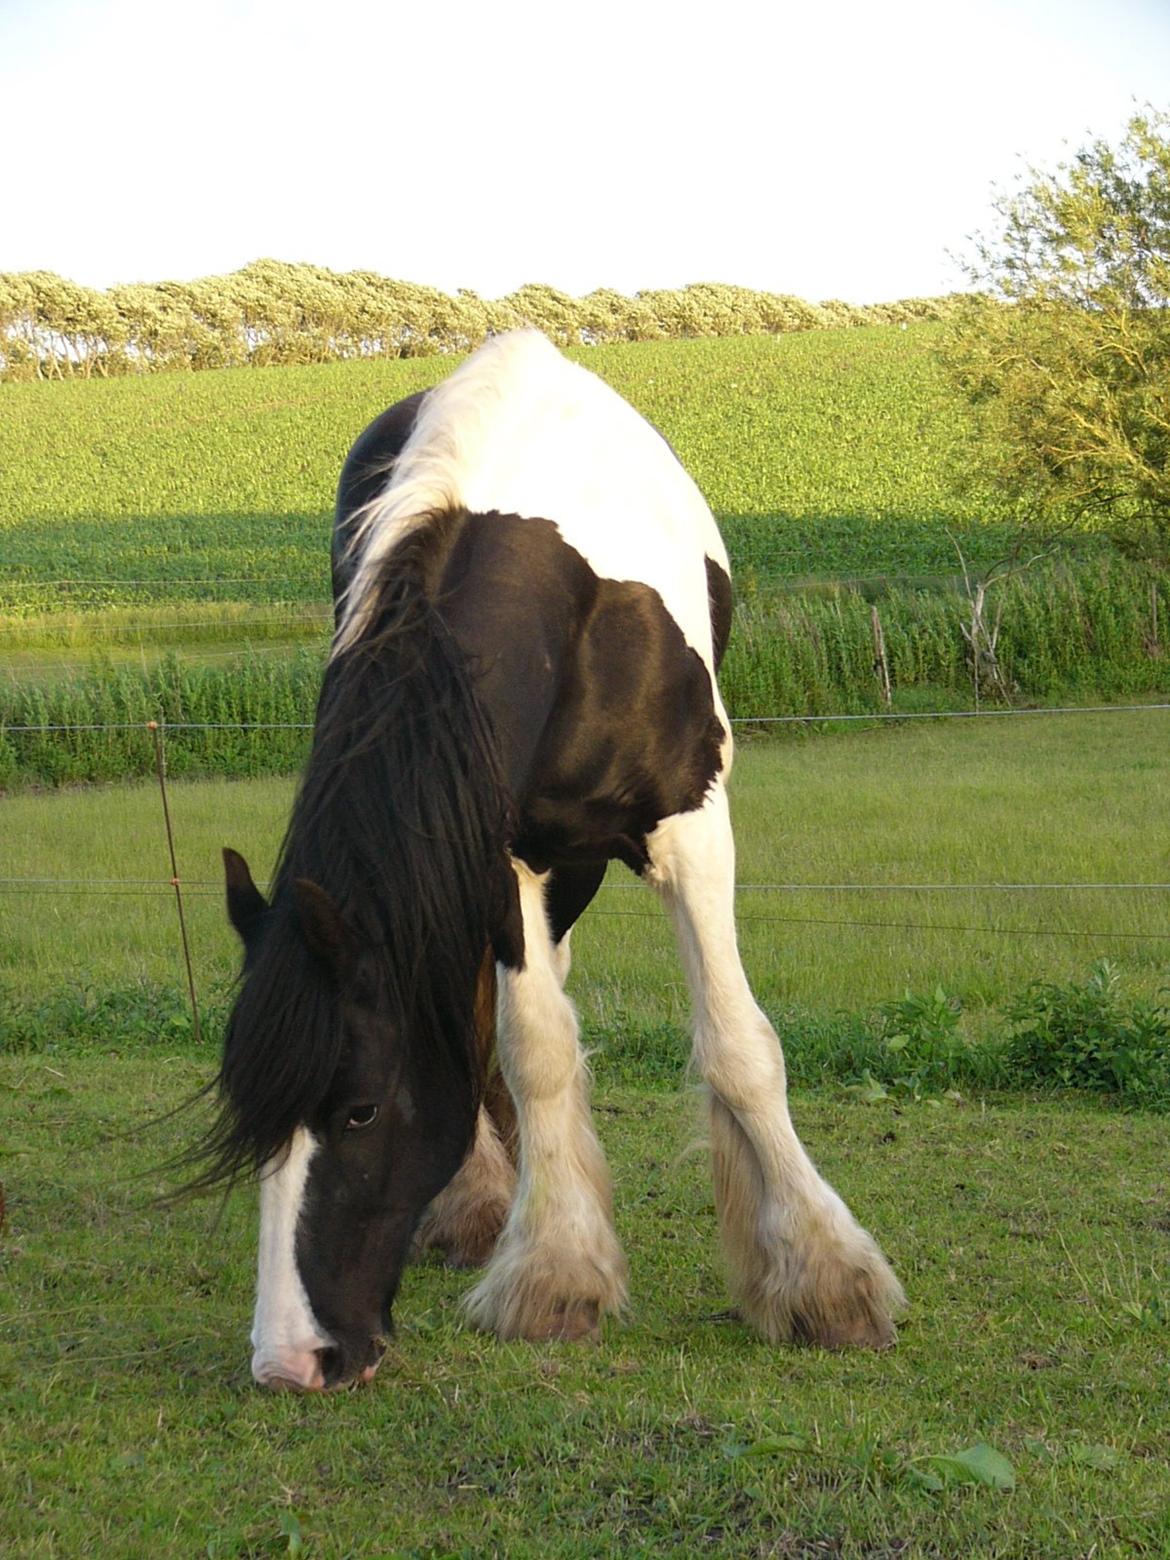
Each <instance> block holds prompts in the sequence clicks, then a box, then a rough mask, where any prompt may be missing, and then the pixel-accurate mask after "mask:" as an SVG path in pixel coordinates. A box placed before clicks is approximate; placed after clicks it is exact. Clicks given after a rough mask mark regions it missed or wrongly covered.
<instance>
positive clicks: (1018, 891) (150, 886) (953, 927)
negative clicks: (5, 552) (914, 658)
mask: <svg viewBox="0 0 1170 1560" xmlns="http://www.w3.org/2000/svg"><path fill="white" fill-rule="evenodd" d="M1167 711H1170V703H1156V704H1129V705H1092V706H1047V707H1043V708H1037V709H999V708H992V709H987V708H982V709H978V710H973V709H965V710H931V711H918V712H914V713H913V714H910V715H904V714H883V713H875V714H870V715H835V714H827V715H807V716H790V715H783V716H771V717H767V718H764V719H758V718H756V719H750V718H749V719H744V720H739V721H733V722H732V724H733V725H739V726H748V727H752V726H777V725H789V724H793V723H806V724H817V725H819V724H831V723H833V722H857V721H875V720H955V719H960V720H967V719H1003V718H1011V717H1015V718H1033V719H1034V718H1036V717H1041V716H1061V717H1067V716H1076V715H1086V714H1094V715H1099V714H1110V715H1122V714H1131V715H1132V714H1137V713H1145V714H1149V713H1165V712H1167ZM311 729H312V723H311V722H306V721H273V722H229V721H217V722H194V721H192V722H181V721H179V722H166V721H162V720H157V721H148V722H142V721H122V722H106V723H92V724H59V725H52V724H43V725H23V726H5V727H0V732H2V733H4V734H12V735H19V734H22V733H28V734H36V735H45V734H52V733H67V732H75V731H105V730H110V731H123V732H124V731H133V730H140V731H141V732H142V733H143V738H144V740H145V741H148V742H149V743H150V744H151V745H152V748H153V753H154V758H155V764H154V769H155V773H156V776H157V780H158V788H159V801H160V807H161V811H162V815H163V819H164V821H165V827H166V836H167V840H168V850H169V857H170V868H171V870H170V873H169V875H163V874H160V875H159V876H157V877H97V876H87V877H64V876H60V877H58V876H48V875H39V876H31V875H30V876H23V877H20V876H2V877H0V895H3V896H41V895H61V896H69V897H72V896H84V897H92V898H107V899H110V898H119V897H121V898H127V897H130V898H159V897H163V896H166V897H168V898H170V899H171V900H172V902H173V903H174V905H175V908H176V920H177V930H178V932H179V938H180V943H181V947H182V952H183V962H184V967H185V971H186V975H187V985H188V992H189V996H190V1001H191V1008H192V1017H193V1024H194V1028H195V1032H196V1033H198V1029H199V1004H198V997H197V993H196V979H195V973H194V965H193V960H192V957H191V951H190V945H189V940H188V935H187V927H186V920H185V915H184V899H185V898H186V899H211V898H218V897H220V896H221V895H222V893H223V889H222V885H221V884H219V883H218V882H216V881H213V880H210V879H207V878H191V879H186V880H184V879H182V878H181V877H180V874H179V870H178V864H177V851H176V845H175V837H174V832H173V829H172V825H171V817H170V808H169V802H168V791H167V768H166V734H167V732H168V731H176V732H179V731H181V732H196V731H202V730H205V731H224V730H238V731H271V730H288V731H308V730H311ZM262 886H265V887H267V886H268V885H262ZM638 888H639V885H637V884H634V883H628V884H615V883H606V884H604V885H603V886H602V890H601V893H602V896H603V897H602V901H601V902H600V903H598V904H597V905H595V906H594V907H593V910H592V912H591V913H592V914H594V915H600V916H606V917H611V918H621V919H636V920H656V921H658V922H660V923H662V922H663V915H662V911H661V909H660V908H654V907H652V908H648V909H626V908H618V907H617V906H616V905H615V904H614V903H613V896H614V895H617V896H619V902H620V896H621V895H622V894H623V893H628V892H637V891H638ZM735 891H736V895H737V897H738V898H740V899H745V898H748V899H749V902H750V897H749V896H759V895H765V894H776V895H784V896H789V897H790V898H791V897H793V896H800V895H810V894H816V895H833V894H844V895H851V896H866V895H872V896H890V895H899V894H901V895H915V896H929V895H943V896H949V897H951V898H952V899H953V898H954V896H957V895H964V894H967V895H979V896H984V895H1003V896H1012V895H1015V896H1019V895H1022V894H1037V893H1041V894H1059V895H1062V896H1091V895H1095V894H1109V895H1118V894H1127V895H1133V896H1146V897H1152V898H1154V899H1155V901H1157V899H1158V898H1159V896H1161V897H1163V898H1164V896H1166V895H1170V882H1163V881H1153V880H1150V881H1141V880H1129V881H1038V882H996V881H972V882H954V881H950V882H897V881H880V882H858V881H851V882H835V883H834V882H782V883H777V882H767V883H753V882H741V883H737V884H736V885H735ZM757 902H758V900H757ZM737 922H738V924H739V925H740V926H741V927H743V928H745V929H746V928H751V927H754V926H757V925H769V926H777V925H788V926H824V927H833V928H845V929H856V930H860V931H863V932H865V931H871V932H879V931H883V932H888V931H898V932H915V933H930V934H945V935H950V936H957V935H962V936H980V937H983V936H988V937H1016V938H1018V937H1025V938H1037V939H1055V940H1060V939H1069V940H1076V941H1100V942H1105V943H1126V944H1133V943H1139V942H1145V943H1150V944H1164V943H1166V942H1170V930H1164V931H1163V930H1153V929H1150V930H1144V931H1121V930H1118V929H1116V928H1114V927H1091V926H1088V927H1067V926H1035V925H1032V926H1024V925H1020V924H1016V923H1013V924H1009V925H1001V924H980V923H978V922H973V921H972V922H968V921H961V922H960V921H949V920H948V921H945V922H939V921H932V920H900V919H899V920H895V919H887V918H876V917H854V916H822V915H797V914H783V915H776V914H766V913H760V912H758V911H751V912H748V913H746V914H744V913H740V914H737Z"/></svg>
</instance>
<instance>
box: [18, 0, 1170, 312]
mask: <svg viewBox="0 0 1170 1560" xmlns="http://www.w3.org/2000/svg"><path fill="white" fill-rule="evenodd" d="M1145 103H1152V104H1153V105H1155V106H1157V107H1170V0H973V3H965V0H929V3H927V0H885V3H882V4H877V3H875V0H811V3H805V4H801V5H796V4H789V3H787V0H719V3H717V4H711V3H709V0H707V3H704V4H702V5H699V4H692V3H691V0H670V3H657V0H655V3H644V0H590V3H589V4H588V5H587V6H585V5H580V4H578V5H571V4H556V3H555V0H553V3H550V0H543V3H539V4H536V3H530V0H496V3H495V4H494V5H488V4H484V3H482V0H481V3H477V4H467V3H464V0H443V3H439V4H436V3H433V0H416V3H414V4H412V5H409V6H408V5H402V4H401V3H395V0H378V3H376V4H370V3H366V0H313V3H312V4H311V5H309V4H304V3H302V0H235V3H233V0H0V170H2V173H0V188H2V190H3V199H2V201H0V271H21V270H33V269H42V270H50V271H56V272H58V273H60V274H61V275H64V276H68V277H71V278H72V279H73V280H75V281H79V282H84V283H86V284H88V285H91V286H98V287H105V286H109V285H111V284H113V283H116V282H131V281H159V280H163V279H176V280H178V279H188V278H192V277H196V276H206V275H214V274H218V273H222V272H225V271H229V270H234V269H236V268H237V267H239V266H241V265H244V264H246V263H247V262H248V261H249V260H254V259H259V258H262V257H271V258H275V259H281V260H303V261H311V262H313V263H315V264H317V265H324V266H329V267H331V268H332V269H335V270H350V269H356V268H362V269H368V270H373V271H377V272H380V273H382V274H384V275H387V276H393V277H398V278H402V279H405V280H409V281H415V282H425V283H429V284H430V285H432V286H436V287H440V288H442V289H444V290H445V291H454V290H455V289H456V288H459V287H468V288H473V289H474V290H475V291H477V292H479V293H480V294H482V295H483V296H485V297H498V296H500V295H502V294H504V293H506V292H508V291H510V290H512V289H514V288H516V287H518V286H520V285H522V284H523V283H525V282H545V283H549V284H551V285H552V286H555V287H559V288H561V289H563V290H564V291H566V292H569V293H573V294H579V293H584V292H588V291H590V290H592V289H593V288H595V287H613V288H616V289H617V290H618V291H621V292H627V293H629V292H634V291H636V290H638V289H641V288H652V287H678V286H682V285H684V284H686V283H688V282H698V281H720V282H734V283H738V284H740V285H743V286H747V287H756V288H763V289H767V290H769V291H773V292H780V293H791V294H795V295H797V296H799V297H805V298H809V299H813V300H820V299H825V298H834V297H835V298H844V299H846V300H848V301H850V302H854V303H868V302H876V301H881V300H888V299H893V298H900V297H909V296H922V295H931V294H936V293H942V292H947V291H950V290H952V289H954V288H956V287H960V286H962V285H964V277H963V272H962V269H961V267H960V265H959V263H958V260H957V258H956V256H961V255H962V254H963V253H964V252H966V251H967V250H968V249H969V242H968V240H969V236H970V235H971V234H972V233H975V232H992V231H994V215H993V212H992V208H991V201H992V197H993V194H994V192H995V190H996V189H1000V190H1007V189H1010V188H1011V186H1012V184H1013V181H1014V180H1015V179H1017V178H1018V177H1019V176H1020V174H1021V172H1022V171H1023V170H1025V169H1026V168H1027V166H1028V165H1032V166H1035V167H1040V168H1047V169H1051V168H1054V167H1055V166H1056V164H1058V163H1059V162H1061V161H1063V160H1064V159H1066V158H1067V157H1068V156H1069V155H1070V154H1071V152H1072V151H1073V150H1075V148H1076V147H1077V146H1079V145H1082V144H1084V143H1085V142H1086V141H1087V140H1088V139H1090V137H1092V136H1103V137H1105V138H1106V139H1110V140H1112V139H1116V138H1117V137H1118V136H1119V135H1120V134H1121V132H1122V130H1123V128H1124V125H1125V122H1126V120H1127V118H1128V117H1129V116H1130V115H1131V114H1132V113H1133V112H1134V110H1135V108H1136V107H1138V106H1140V105H1142V104H1145Z"/></svg>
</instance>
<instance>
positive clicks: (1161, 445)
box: [943, 111, 1170, 555]
mask: <svg viewBox="0 0 1170 1560" xmlns="http://www.w3.org/2000/svg"><path fill="white" fill-rule="evenodd" d="M995 211H996V215H997V217H998V219H999V229H998V231H997V232H996V233H995V234H994V235H992V236H986V235H981V236H980V237H979V238H978V239H977V240H976V247H975V253H974V259H973V260H972V261H971V263H970V265H969V267H968V273H969V276H970V278H971V280H972V282H973V283H975V284H976V285H977V286H978V287H979V288H980V289H981V292H980V293H979V294H977V295H976V296H974V297H972V298H971V299H969V300H968V301H967V303H966V304H965V305H964V306H963V307H962V308H961V309H960V310H959V312H958V314H957V315H956V316H955V318H954V320H953V321H952V323H951V326H950V327H949V330H948V333H947V337H946V339H945V345H944V348H943V356H944V360H945V362H946V363H947V365H948V367H949V368H950V370H951V372H952V373H953V374H954V376H955V377H956V379H957V381H958V383H959V384H960V386H961V387H962V389H963V390H964V391H965V392H966V394H967V395H968V396H969V398H970V399H971V401H972V402H973V404H974V406H975V408H976V409H977V412H978V414H979V421H980V423H981V426H982V430H983V434H984V437H985V451H986V454H987V455H988V457H989V464H990V465H991V466H992V468H993V471H994V472H995V474H996V475H997V477H998V479H999V480H1000V482H1002V483H1003V484H1005V485H1006V486H1007V487H1008V489H1009V490H1010V491H1012V492H1014V493H1015V494H1016V495H1017V497H1018V498H1019V500H1020V506H1021V512H1028V513H1032V514H1034V515H1038V516H1040V517H1042V518H1046V519H1047V521H1048V522H1049V523H1051V522H1052V521H1053V520H1054V519H1055V518H1056V517H1057V516H1060V517H1062V518H1064V519H1065V520H1066V521H1067V520H1069V519H1071V518H1073V517H1075V518H1076V519H1077V520H1078V521H1079V522H1080V523H1081V524H1084V525H1088V526H1090V527H1092V528H1095V529H1100V530H1103V531H1108V532H1111V533H1112V534H1113V535H1115V536H1116V537H1117V539H1118V540H1119V541H1121V542H1122V543H1123V544H1125V545H1127V546H1128V547H1130V548H1131V549H1134V550H1137V551H1142V552H1149V553H1154V554H1162V555H1164V554H1165V553H1166V551H1167V547H1168V544H1170V470H1168V469H1167V453H1168V450H1170V116H1168V115H1167V114H1165V113H1160V112H1153V111H1149V112H1146V113H1140V114H1136V115H1134V117H1133V118H1132V119H1131V120H1130V121H1129V124H1128V126H1127V127H1126V131H1125V134H1124V136H1123V138H1122V139H1121V141H1120V142H1119V144H1118V145H1117V146H1111V145H1109V144H1107V143H1106V142H1105V141H1101V140H1096V141H1093V142H1092V143H1091V144H1090V145H1088V146H1086V147H1084V148H1083V149H1082V150H1080V151H1079V152H1077V153H1076V155H1075V156H1074V157H1073V158H1072V160H1071V161H1070V162H1068V163H1064V164H1061V165H1060V166H1059V167H1058V169H1057V171H1056V172H1055V173H1041V172H1037V171H1036V170H1031V171H1030V172H1029V174H1028V176H1027V182H1025V183H1024V184H1023V185H1022V187H1021V188H1020V189H1019V190H1017V191H1015V192H1013V193H1012V194H1010V195H1003V196H1001V197H1000V198H999V200H998V201H997V202H996V205H995Z"/></svg>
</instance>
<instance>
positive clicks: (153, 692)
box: [0, 559, 1170, 787]
mask: <svg viewBox="0 0 1170 1560" xmlns="http://www.w3.org/2000/svg"><path fill="white" fill-rule="evenodd" d="M875 605H876V606H877V608H878V611H879V613H880V617H881V622H882V626H883V630H884V634H885V644H886V652H887V657H888V663H889V671H890V676H891V680H892V683H893V690H894V709H895V711H897V710H901V711H903V712H905V713H914V712H915V711H920V710H923V709H930V708H938V707H939V706H940V705H941V706H942V707H943V708H958V707H965V706H968V705H970V704H971V702H972V700H973V680H972V668H971V664H970V659H969V655H968V653H967V646H966V643H965V640H964V636H963V632H962V624H963V621H964V617H965V614H966V613H967V612H968V611H969V606H968V605H967V602H966V597H965V596H964V595H963V594H962V593H961V592H959V591H956V590H954V589H948V588H943V589H910V588H906V587H895V588H891V589H890V590H888V591H887V592H885V593H884V594H879V595H878V596H877V597H876V598H875V597H874V595H873V593H872V592H862V591H860V590H857V589H854V588H851V587H848V586H838V587H835V588H829V589H821V590H819V591H809V592H785V593H782V594H769V593H768V592H767V591H766V590H760V591H758V592H752V591H750V590H749V592H748V593H747V594H746V595H745V598H744V599H743V600H742V601H741V603H740V604H739V606H738V607H737V608H736V613H735V622H734V626H733V631H732V637H731V647H730V649H729V651H728V655H727V659H726V661H725V663H724V666H723V672H722V675H721V677H720V685H721V687H722V690H723V695H724V698H725V700H726V703H727V708H728V710H729V712H730V714H731V715H732V716H733V717H738V718H740V719H743V720H747V721H751V720H764V719H766V718H767V717H769V716H776V715H820V714H836V713H840V714H863V713H866V712H870V711H880V710H881V709H882V708H883V704H882V695H881V690H880V686H879V682H878V678H877V676H876V674H875V667H874V648H873V638H872V632H873V628H872V620H871V610H872V608H873V607H874V606H875ZM995 610H996V611H999V612H1001V616H1000V637H999V648H998V655H999V666H1000V671H1001V673H1002V676H1003V681H1004V685H1005V687H1006V688H1008V689H1009V690H1010V691H1011V694H1012V697H1013V698H1015V697H1017V696H1018V698H1019V699H1020V700H1021V702H1025V703H1026V702H1029V701H1030V702H1044V703H1047V702H1054V701H1057V700H1059V699H1062V698H1080V699H1085V698H1117V697H1124V696H1132V695H1141V694H1150V693H1155V692H1157V691H1158V690H1159V689H1161V688H1164V687H1165V679H1166V670H1165V667H1166V652H1167V647H1166V644H1165V642H1164V640H1163V638H1162V635H1163V633H1164V629H1163V627H1162V625H1163V624H1165V623H1167V622H1170V578H1168V577H1167V575H1166V574H1164V573H1163V572H1161V571H1159V570H1156V569H1153V568H1148V567H1146V566H1143V565H1140V564H1136V563H1128V562H1125V561H1124V560H1121V559H1102V560H1093V561H1086V562H1084V563H1082V564H1078V565H1076V566H1075V567H1074V566H1072V565H1065V564H1062V565H1056V566H1052V567H1050V568H1049V569H1047V570H1046V571H1040V570H1037V571H1035V572H1034V573H1032V574H1029V575H1026V576H1017V577H1016V578H1014V579H1011V580H1008V581H1005V582H1004V583H1003V585H1002V588H1001V590H1000V593H999V595H998V597H997V599H996V605H995ZM324 653H325V650H324V645H321V646H319V647H313V648H307V647H306V648H302V649H299V650H296V651H294V652H292V653H290V654H289V655H288V656H280V657H277V656H273V655H266V654H256V655H251V656H249V655H246V654H245V655H242V656H241V657H239V658H238V659H233V660H232V662H230V663H229V664H226V665H225V664H224V663H219V664H215V665H207V664H200V663H198V662H192V661H184V660H181V659H180V658H179V657H178V656H177V655H175V654H171V655H169V656H167V657H166V658H165V659H164V660H162V661H161V662H159V663H158V664H157V665H156V666H154V667H153V668H147V669H143V668H138V667H134V666H132V665H129V666H128V665H122V666H114V665H111V664H108V663H107V664H104V665H103V664H101V663H97V662H95V665H94V667H93V670H92V671H90V672H89V673H87V674H83V675H81V676H73V677H69V678H61V679H53V680H48V681H36V682H28V683H25V682H22V681H18V680H15V679H14V680H13V681H12V682H10V683H7V684H6V685H4V686H2V687H0V787H3V786H7V785H20V784H29V783H33V784H49V785H60V784H67V783H71V782H75V781H87V780H115V779H122V778H126V777H129V776H132V775H147V774H149V773H150V772H151V770H152V768H153V764H154V752H153V748H152V746H151V743H150V740H149V738H148V736H147V733H146V730H145V723H146V722H147V721H150V720H162V721H165V722H166V723H167V728H168V729H167V751H168V754H169V759H168V763H169V767H170V769H171V772H172V773H174V774H177V775H179V774H182V775H221V776H229V775H231V776H253V775H264V774H287V773H290V772H292V771H294V770H296V769H297V768H298V767H299V765H300V764H301V762H302V761H303V759H304V755H305V753H306V752H307V749H308V740H309V732H308V730H307V729H303V728H305V727H307V726H308V725H310V724H311V722H312V720H313V714H314V709H315V705H316V698H317V691H318V688H319V685H320V678H321V668H322V664H323V659H324ZM286 723H294V724H295V723H300V724H301V727H302V729H288V726H287V724H286ZM194 724H199V725H200V726H202V725H204V724H206V725H210V726H211V727H212V728H213V729H210V730H205V729H199V730H194V729H184V727H186V726H188V725H194ZM21 726H23V727H28V726H35V727H41V726H44V727H61V726H67V727H72V728H75V729H72V730H66V731H62V730H57V729H53V730H47V731H44V732H30V731H27V730H25V731H16V730H11V729H9V728H12V727H21ZM95 726H104V727H110V728H113V729H105V730H94V729H89V728H91V727H95ZM241 727H245V728H248V729H241Z"/></svg>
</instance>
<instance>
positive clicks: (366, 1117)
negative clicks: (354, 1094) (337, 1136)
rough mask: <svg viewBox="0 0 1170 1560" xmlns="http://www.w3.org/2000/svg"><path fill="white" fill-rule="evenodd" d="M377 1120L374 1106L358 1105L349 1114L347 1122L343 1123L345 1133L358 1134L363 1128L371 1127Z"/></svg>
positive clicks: (376, 1108)
mask: <svg viewBox="0 0 1170 1560" xmlns="http://www.w3.org/2000/svg"><path fill="white" fill-rule="evenodd" d="M377 1119H378V1107H377V1106H376V1105H358V1106H356V1107H355V1108H354V1109H353V1110H351V1111H350V1113H349V1120H348V1121H347V1122H346V1123H345V1130H346V1131H347V1132H360V1131H361V1129H362V1128H363V1127H372V1126H373V1125H374V1122H375V1121H377Z"/></svg>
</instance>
